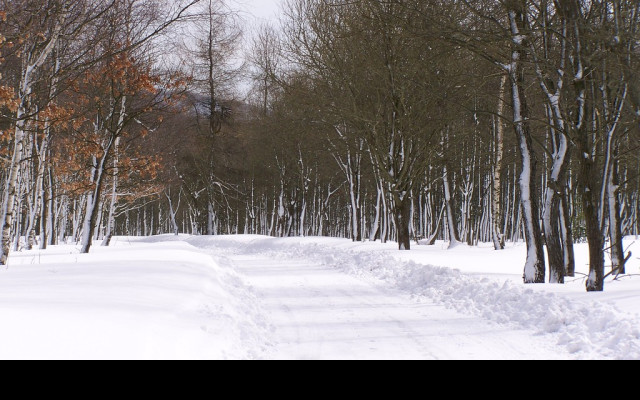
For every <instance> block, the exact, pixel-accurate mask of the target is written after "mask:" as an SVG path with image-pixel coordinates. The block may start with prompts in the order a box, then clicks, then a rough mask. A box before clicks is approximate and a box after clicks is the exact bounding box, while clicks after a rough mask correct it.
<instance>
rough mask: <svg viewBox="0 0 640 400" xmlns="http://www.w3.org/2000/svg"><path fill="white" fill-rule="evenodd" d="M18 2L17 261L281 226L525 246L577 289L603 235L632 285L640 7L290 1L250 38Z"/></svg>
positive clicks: (227, 19)
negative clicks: (581, 259) (586, 259)
mask: <svg viewBox="0 0 640 400" xmlns="http://www.w3.org/2000/svg"><path fill="white" fill-rule="evenodd" d="M18 4H19V5H20V7H18ZM2 10H3V11H2V13H0V18H1V20H2V25H1V26H2V29H1V30H0V54H1V57H2V60H1V62H2V64H0V73H2V84H1V85H0V86H1V87H0V108H1V110H2V119H1V120H0V130H1V131H2V136H1V141H0V143H1V144H0V152H1V156H2V163H3V175H2V178H1V180H2V185H3V187H4V188H6V189H5V190H4V193H3V194H4V196H3V200H4V201H3V210H2V215H3V216H4V218H3V219H2V221H3V227H4V229H3V233H2V239H3V254H4V256H3V257H4V258H3V260H2V262H3V263H6V255H7V254H8V253H9V251H10V249H11V248H12V247H13V248H19V247H21V246H22V247H26V248H30V247H32V246H34V245H35V243H39V244H40V246H41V247H44V246H46V244H53V243H57V242H59V241H77V242H78V243H80V244H82V246H83V250H85V251H89V248H90V246H91V243H92V241H93V240H96V239H103V243H104V244H108V242H109V240H110V238H111V237H112V236H113V235H115V234H119V235H152V234H162V233H175V234H178V233H190V234H210V235H215V234H262V235H272V236H281V237H285V236H335V237H346V238H351V239H353V240H355V241H362V240H380V241H382V242H387V241H396V242H397V243H398V245H399V248H400V249H401V250H409V249H410V248H411V247H412V245H415V244H420V245H433V244H434V243H435V242H436V240H445V241H447V242H448V243H450V247H455V246H456V245H458V244H460V243H465V244H468V245H476V244H478V243H480V242H491V243H493V245H494V247H495V249H496V250H501V249H504V247H505V244H506V243H507V242H517V241H524V242H526V244H527V259H526V262H525V269H524V276H523V278H524V281H525V282H526V283H543V282H546V281H547V280H548V281H549V282H552V283H563V282H564V280H565V278H566V277H567V276H574V275H575V257H574V243H575V242H581V241H585V242H587V243H588V246H589V251H590V274H589V276H588V278H587V289H588V290H589V291H602V290H604V282H605V278H606V277H607V276H608V275H614V276H615V275H620V274H624V273H625V264H626V263H627V261H628V260H629V258H630V257H631V254H629V253H628V251H627V249H625V248H624V247H623V246H624V245H623V237H624V236H626V235H634V234H635V235H638V234H640V232H639V231H640V226H639V224H640V218H639V216H638V210H639V209H640V204H639V201H640V199H639V193H640V190H639V189H640V159H639V156H638V152H637V147H638V143H640V141H639V140H638V139H640V138H639V137H638V136H639V130H638V126H639V125H638V124H639V122H640V81H638V77H637V72H636V71H637V70H638V66H639V64H638V61H639V58H638V56H639V53H638V49H637V45H638V40H639V35H640V33H639V32H638V27H639V24H638V22H639V21H638V19H639V18H640V4H638V2H637V1H633V0H598V1H585V0H555V1H554V0H459V1H438V0H427V1H425V0H388V1H382V0H357V1H341V0H332V1H326V0H287V1H285V3H284V5H283V16H282V19H281V26H280V27H278V28H275V27H272V26H262V27H259V28H257V29H256V32H254V34H253V35H252V39H251V40H250V45H249V46H247V45H246V44H243V41H242V30H241V29H240V22H239V17H238V14H237V13H236V12H234V10H232V9H231V7H230V5H229V4H226V3H225V2H223V1H221V0H202V1H193V2H186V3H175V2H162V1H160V0H155V1H152V0H113V1H111V2H106V3H105V2H100V3H95V4H94V2H91V1H88V0H87V1H74V2H65V1H62V0H57V1H54V0H51V1H47V2H41V1H40V2H33V1H31V2H30V1H28V0H20V1H16V0H4V1H3V7H2ZM18 10H19V11H18ZM176 38H178V39H179V40H176ZM244 43H246V41H245V42H244ZM247 47H249V49H247ZM243 51H244V53H245V54H244V57H243V56H242V54H241V53H242V52H243ZM241 58H244V60H245V61H244V62H241V61H238V60H239V59H241ZM247 81H249V82H250V89H249V94H248V95H247V96H244V98H242V97H240V96H238V92H239V91H240V89H239V87H240V86H247V84H246V83H242V82H247ZM37 236H40V238H38V237H37ZM545 246H546V249H547V253H548V256H546V255H545V252H544V248H545ZM605 260H611V268H610V270H608V269H607V268H606V267H607V266H608V265H607V261H605ZM547 271H548V273H547Z"/></svg>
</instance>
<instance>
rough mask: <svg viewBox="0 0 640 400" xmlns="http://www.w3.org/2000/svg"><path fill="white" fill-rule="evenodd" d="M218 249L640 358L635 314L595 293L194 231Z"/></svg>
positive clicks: (304, 244) (577, 348)
mask: <svg viewBox="0 0 640 400" xmlns="http://www.w3.org/2000/svg"><path fill="white" fill-rule="evenodd" d="M190 242H191V243H193V244H194V245H196V246H205V245H206V244H207V243H209V245H211V243H214V244H215V246H216V247H217V248H219V249H221V250H224V251H230V252H238V253H243V254H251V253H254V254H258V253H259V254H269V255H270V256H272V257H284V258H306V259H312V260H314V261H315V262H317V263H320V264H323V265H326V266H331V267H333V268H339V269H341V270H342V271H344V272H347V273H349V274H352V275H356V276H359V277H362V278H364V279H370V280H373V279H375V280H378V281H381V282H384V283H385V284H390V285H392V286H394V287H395V288H397V289H400V290H403V291H406V292H409V293H411V294H413V295H414V296H416V298H417V299H418V300H420V299H430V300H432V301H434V302H436V303H437V304H442V305H445V306H447V307H449V308H452V309H455V310H457V311H458V312H461V313H465V314H469V315H476V316H481V317H483V318H486V319H487V320H490V321H493V322H495V323H497V324H504V325H509V326H511V327H517V328H522V329H526V330H533V331H535V332H537V333H539V334H546V335H549V337H550V339H552V340H556V341H557V342H558V343H559V344H561V345H564V346H566V348H567V349H568V350H569V351H570V352H571V353H573V354H575V355H576V357H578V358H589V359H591V358H609V359H635V360H637V359H640V326H639V323H638V320H637V319H635V318H633V317H632V316H631V315H628V314H624V313H622V312H620V311H618V310H617V309H616V308H614V307H612V306H610V305H607V304H603V303H602V302H596V301H581V300H575V299H570V298H568V297H566V296H562V295H559V294H554V293H546V292H541V291H538V290H532V289H531V288H530V287H527V286H524V285H521V284H516V283H513V282H512V281H505V282H500V283H498V282H496V281H495V280H492V279H487V278H479V277H476V276H470V275H466V274H463V273H462V272H460V271H457V270H453V269H450V268H442V267H435V266H430V265H421V264H418V263H415V262H412V261H400V260H398V259H397V258H395V257H393V256H391V255H390V254H388V253H387V252H382V251H372V250H371V249H370V248H369V249H368V250H366V251H362V250H354V249H353V245H351V246H352V248H351V249H350V248H349V245H347V244H346V242H345V241H340V240H334V239H271V238H258V237H251V238H243V239H239V238H230V237H227V238H222V239H217V240H214V242H211V239H210V238H193V239H190Z"/></svg>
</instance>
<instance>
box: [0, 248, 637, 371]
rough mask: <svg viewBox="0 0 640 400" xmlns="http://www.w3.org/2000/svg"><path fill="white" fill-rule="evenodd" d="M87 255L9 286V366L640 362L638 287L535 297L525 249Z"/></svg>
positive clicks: (3, 301) (4, 315)
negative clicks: (53, 362)
mask: <svg viewBox="0 0 640 400" xmlns="http://www.w3.org/2000/svg"><path fill="white" fill-rule="evenodd" d="M626 244H627V245H628V246H630V247H631V250H632V251H634V250H635V251H634V254H640V248H636V247H640V246H639V245H637V244H636V243H632V241H629V242H628V243H626ZM586 250H587V248H586V245H582V244H578V245H577V264H578V269H579V271H580V272H586V271H587V267H586V263H587V259H588V252H587V251H586ZM77 252H78V251H77V249H76V248H75V247H74V246H59V247H54V248H52V249H50V250H47V251H45V252H41V251H37V250H34V251H32V252H25V253H17V254H13V255H12V257H11V259H10V265H9V268H8V269H6V270H2V271H0V319H1V320H2V321H3V329H2V330H0V359H254V358H260V359H572V358H577V359H640V317H639V316H638V315H637V310H638V309H639V308H638V305H640V280H639V279H638V278H635V277H633V276H630V277H628V278H625V279H623V280H621V281H611V280H609V281H608V282H607V286H606V292H605V293H597V294H593V293H592V294H587V293H586V292H585V288H584V280H585V277H583V276H581V277H579V278H576V279H574V280H570V281H569V282H568V283H567V284H566V285H533V286H525V285H523V284H522V283H521V281H522V270H521V268H522V266H521V261H522V260H523V259H524V258H525V257H526V247H525V246H524V245H522V244H520V245H511V246H509V248H508V249H507V250H505V251H502V252H496V251H494V250H493V249H492V245H491V244H487V245H482V246H481V247H479V248H470V247H467V246H465V245H460V246H457V247H456V248H455V249H453V250H447V247H446V244H445V243H438V244H437V245H436V246H416V247H415V248H414V250H413V251H411V252H398V251H397V245H395V244H393V243H389V244H387V245H382V244H380V243H371V242H368V243H352V242H351V241H348V240H340V239H328V238H298V239H293V238H291V239H273V238H267V237H260V236H222V237H190V236H180V237H175V236H160V237H153V238H140V239H133V238H130V239H127V238H115V239H114V246H113V247H111V248H106V249H105V248H96V250H95V252H94V254H92V255H86V256H85V255H79V254H77ZM432 265H440V266H432ZM628 269H629V273H630V274H637V273H638V272H640V271H639V270H640V262H639V261H638V260H637V259H635V258H634V259H633V260H632V261H631V262H630V264H629V266H628Z"/></svg>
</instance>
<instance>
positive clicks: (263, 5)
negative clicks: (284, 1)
mask: <svg viewBox="0 0 640 400" xmlns="http://www.w3.org/2000/svg"><path fill="white" fill-rule="evenodd" d="M234 1H235V2H236V3H237V4H238V8H240V9H241V10H242V11H243V12H245V13H246V14H247V15H246V16H245V18H246V19H247V20H248V21H247V22H251V21H250V19H252V18H251V17H253V18H256V19H258V20H263V21H273V20H277V18H278V13H279V11H280V2H281V0H234Z"/></svg>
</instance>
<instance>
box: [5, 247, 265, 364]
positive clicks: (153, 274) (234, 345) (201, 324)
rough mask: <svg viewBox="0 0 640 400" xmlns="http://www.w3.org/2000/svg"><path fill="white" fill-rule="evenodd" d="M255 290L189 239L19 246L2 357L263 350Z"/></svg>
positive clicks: (209, 355) (9, 276)
mask: <svg viewBox="0 0 640 400" xmlns="http://www.w3.org/2000/svg"><path fill="white" fill-rule="evenodd" d="M261 318H262V314H261V312H260V311H259V306H258V304H257V301H256V299H255V297H254V296H253V295H252V293H251V292H250V291H249V290H248V288H247V287H246V286H245V285H244V284H243V281H242V279H241V278H240V277H239V276H238V275H237V274H236V273H235V271H233V270H231V269H230V268H229V267H224V266H220V265H219V264H217V263H215V262H214V260H213V259H212V258H211V257H209V256H207V255H205V254H202V253H200V252H198V251H197V250H196V249H194V248H193V247H192V246H190V245H188V244H186V243H181V242H172V243H166V242H165V243H159V244H139V243H136V244H131V243H129V242H128V241H126V240H122V239H120V240H119V241H118V243H116V244H115V246H114V247H113V248H109V249H104V248H99V247H96V248H95V251H94V253H93V254H91V255H79V254H77V249H76V248H75V247H73V246H71V247H67V246H62V247H54V248H52V249H51V250H48V251H46V252H42V253H40V252H38V251H34V252H27V253H17V254H14V255H12V257H11V260H10V264H9V267H8V268H7V269H3V270H1V271H0V321H2V329H0V359H238V358H261V357H264V350H265V341H264V338H263V337H262V332H263V331H264V329H265V326H266V325H265V324H264V321H261Z"/></svg>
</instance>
